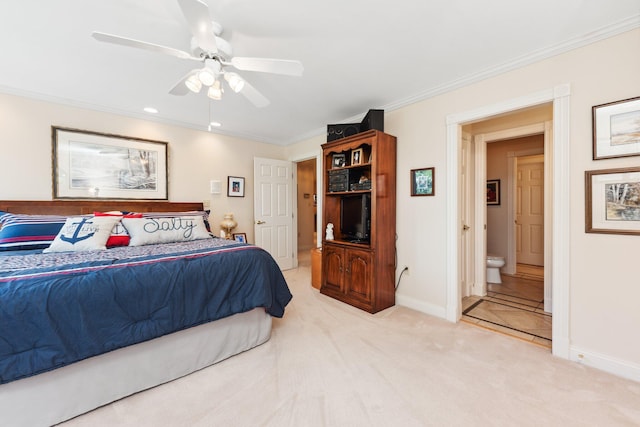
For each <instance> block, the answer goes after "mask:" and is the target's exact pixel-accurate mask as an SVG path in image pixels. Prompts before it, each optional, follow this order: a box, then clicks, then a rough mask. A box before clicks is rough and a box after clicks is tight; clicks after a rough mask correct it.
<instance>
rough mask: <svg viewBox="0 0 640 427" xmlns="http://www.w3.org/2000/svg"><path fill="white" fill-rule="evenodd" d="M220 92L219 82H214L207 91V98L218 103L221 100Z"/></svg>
mask: <svg viewBox="0 0 640 427" xmlns="http://www.w3.org/2000/svg"><path fill="white" fill-rule="evenodd" d="M222 92H223V91H222V87H221V86H220V80H216V81H215V82H213V84H212V85H211V87H210V88H209V90H208V91H207V96H208V97H209V98H211V99H215V100H216V101H220V100H221V99H222Z"/></svg>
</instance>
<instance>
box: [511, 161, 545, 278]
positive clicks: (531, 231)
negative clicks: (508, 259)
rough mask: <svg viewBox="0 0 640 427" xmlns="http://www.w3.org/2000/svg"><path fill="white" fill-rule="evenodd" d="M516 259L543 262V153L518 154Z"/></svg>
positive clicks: (539, 263) (535, 262)
mask: <svg viewBox="0 0 640 427" xmlns="http://www.w3.org/2000/svg"><path fill="white" fill-rule="evenodd" d="M517 177H518V182H517V184H516V185H517V201H516V259H517V261H518V262H519V263H522V264H531V265H539V266H543V265H544V157H543V156H542V155H540V156H526V157H518V172H517Z"/></svg>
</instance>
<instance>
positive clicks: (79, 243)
mask: <svg viewBox="0 0 640 427" xmlns="http://www.w3.org/2000/svg"><path fill="white" fill-rule="evenodd" d="M119 221H120V217H117V216H103V217H96V216H76V217H69V218H67V221H66V222H65V223H64V225H63V226H62V228H61V229H60V232H59V233H58V235H57V236H56V238H55V239H54V240H53V242H52V243H51V245H50V246H49V247H48V248H47V249H45V250H43V251H42V252H47V253H48V252H78V251H99V250H104V249H106V248H107V246H106V244H107V239H108V238H109V236H110V235H111V230H113V227H114V225H116V224H117V223H118V222H119Z"/></svg>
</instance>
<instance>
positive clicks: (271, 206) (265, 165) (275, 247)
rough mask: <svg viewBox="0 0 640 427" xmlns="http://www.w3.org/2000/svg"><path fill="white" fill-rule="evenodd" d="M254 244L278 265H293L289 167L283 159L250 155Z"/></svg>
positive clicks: (291, 182) (291, 191) (291, 183)
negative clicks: (269, 255)
mask: <svg viewBox="0 0 640 427" xmlns="http://www.w3.org/2000/svg"><path fill="white" fill-rule="evenodd" d="M253 169H254V174H253V180H254V187H253V188H254V189H255V190H254V204H253V209H254V219H255V225H254V231H255V236H256V245H257V246H260V247H261V248H263V249H265V250H266V251H267V252H269V253H270V254H271V256H273V258H274V259H275V260H276V262H277V263H278V265H279V266H280V269H282V270H288V269H290V268H293V199H292V197H293V170H292V163H291V162H288V161H285V160H274V159H264V158H259V157H255V158H254V159H253Z"/></svg>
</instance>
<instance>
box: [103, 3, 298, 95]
mask: <svg viewBox="0 0 640 427" xmlns="http://www.w3.org/2000/svg"><path fill="white" fill-rule="evenodd" d="M178 4H179V5H180V9H182V13H183V14H184V17H185V18H186V20H187V24H188V25H189V29H190V30H191V34H192V35H193V39H192V40H191V53H189V52H186V51H183V50H180V49H174V48H172V47H167V46H161V45H157V44H154V43H149V42H144V41H140V40H134V39H131V38H127V37H121V36H116V35H113V34H107V33H101V32H98V31H94V32H93V33H92V36H93V38H95V39H96V40H98V41H101V42H107V43H114V44H119V45H122V46H129V47H135V48H139V49H145V50H149V51H152V52H157V53H163V54H167V55H172V56H175V57H177V58H181V59H190V60H194V61H198V62H201V63H202V65H203V66H202V67H199V68H195V69H193V70H191V71H189V72H188V73H187V74H186V75H185V76H183V77H182V78H181V79H180V80H179V81H178V83H176V84H175V86H173V88H172V89H171V90H170V91H169V93H171V94H172V95H186V94H188V93H189V92H190V91H191V92H196V93H198V92H200V90H201V89H202V86H206V87H208V89H207V95H208V96H209V98H211V99H215V100H219V99H221V98H222V93H223V92H224V89H223V87H222V80H223V79H224V80H225V81H226V82H227V85H228V86H229V88H230V89H231V90H232V91H234V92H236V93H241V94H242V95H244V96H245V97H246V98H247V99H248V100H249V101H251V103H253V104H254V105H255V106H256V107H266V106H267V105H269V100H268V99H267V98H266V97H264V95H262V94H261V93H260V92H258V91H257V90H256V89H255V88H254V87H253V86H251V85H250V84H249V83H248V82H247V81H246V80H245V79H244V78H242V77H240V76H239V75H238V74H237V73H235V72H233V71H227V70H226V68H227V67H234V68H236V69H238V70H245V71H259V72H265V73H274V74H282V75H287V76H302V72H303V66H302V63H301V62H300V61H296V60H287V59H273V58H247V57H237V56H236V57H234V56H233V53H232V49H231V45H230V44H229V43H228V42H227V41H226V40H224V39H222V38H220V37H219V36H220V35H221V34H222V26H221V25H220V24H219V23H217V22H214V21H212V20H211V17H210V14H209V7H208V6H207V4H206V3H204V2H203V1H202V0H178Z"/></svg>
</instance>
